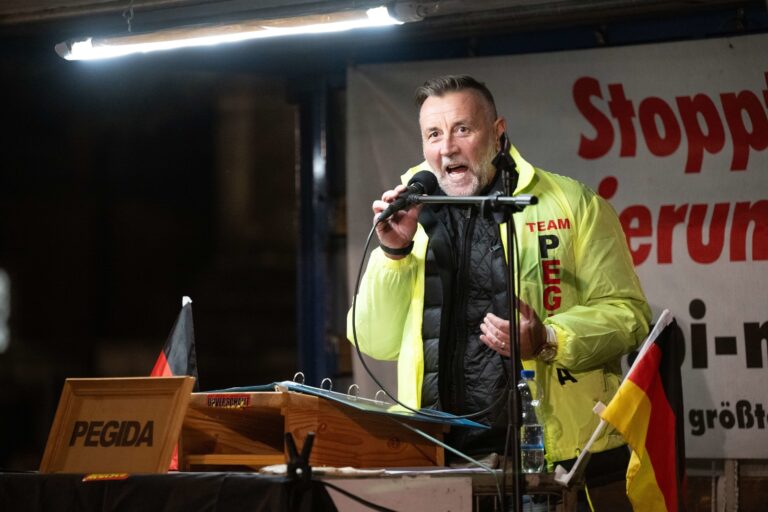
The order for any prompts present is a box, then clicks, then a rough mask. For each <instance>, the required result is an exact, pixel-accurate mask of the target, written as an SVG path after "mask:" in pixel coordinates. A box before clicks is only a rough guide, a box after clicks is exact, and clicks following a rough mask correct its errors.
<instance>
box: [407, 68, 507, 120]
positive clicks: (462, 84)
mask: <svg viewBox="0 0 768 512" xmlns="http://www.w3.org/2000/svg"><path fill="white" fill-rule="evenodd" d="M465 90H473V91H476V92H478V93H479V94H480V95H481V96H482V97H483V99H485V101H486V102H487V103H488V106H489V107H490V111H491V114H493V118H494V119H496V118H497V117H498V114H497V112H496V102H495V101H494V100H493V94H491V91H490V90H488V87H486V86H485V84H484V83H483V82H479V81H477V80H475V79H474V78H472V77H471V76H469V75H444V76H438V77H436V78H430V79H429V80H427V81H426V82H424V84H423V85H422V86H421V87H419V88H418V89H416V95H415V100H416V106H417V107H421V106H422V105H423V104H424V102H425V101H426V100H427V98H429V97H430V96H437V97H441V96H443V95H444V94H447V93H449V92H459V91H465Z"/></svg>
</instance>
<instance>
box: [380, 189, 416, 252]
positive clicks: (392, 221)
mask: <svg viewBox="0 0 768 512" xmlns="http://www.w3.org/2000/svg"><path fill="white" fill-rule="evenodd" d="M405 190H406V186H405V185H398V186H397V187H395V188H394V190H387V191H386V192H384V194H382V196H381V199H380V200H378V201H374V202H373V214H374V216H373V222H374V223H375V222H376V221H377V219H378V218H379V215H381V212H383V211H384V210H386V208H387V207H388V206H389V205H390V203H392V202H394V200H395V199H397V197H398V196H399V195H400V194H402V193H404V192H405ZM420 211H421V205H416V206H413V207H411V208H409V209H407V210H401V211H399V212H395V214H394V215H392V216H391V217H390V218H388V219H387V220H385V221H384V222H381V223H379V224H377V225H376V235H377V236H378V237H379V243H380V244H381V245H384V246H386V247H389V248H390V249H400V248H403V247H407V246H408V244H410V243H411V240H413V237H414V235H416V228H417V226H418V219H419V212H420ZM384 254H386V256H387V258H390V259H393V260H399V259H401V258H405V256H397V255H394V254H387V253H384Z"/></svg>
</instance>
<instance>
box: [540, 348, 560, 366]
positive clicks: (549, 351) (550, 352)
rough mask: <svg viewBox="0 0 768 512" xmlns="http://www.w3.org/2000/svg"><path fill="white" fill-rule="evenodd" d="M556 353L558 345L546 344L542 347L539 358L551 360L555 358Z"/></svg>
mask: <svg viewBox="0 0 768 512" xmlns="http://www.w3.org/2000/svg"><path fill="white" fill-rule="evenodd" d="M556 355H557V347H553V346H552V345H545V346H544V348H543V349H541V352H539V359H541V360H542V361H546V362H549V361H551V360H553V359H554V358H555V356H556Z"/></svg>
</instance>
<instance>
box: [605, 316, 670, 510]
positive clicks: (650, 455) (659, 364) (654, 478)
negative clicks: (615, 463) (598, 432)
mask: <svg viewBox="0 0 768 512" xmlns="http://www.w3.org/2000/svg"><path fill="white" fill-rule="evenodd" d="M683 351H684V342H683V336H682V331H681V330H680V328H679V327H678V326H677V322H676V321H674V320H672V322H671V323H669V324H668V325H667V326H666V327H665V328H664V330H663V331H661V333H660V334H659V336H658V337H657V338H656V339H655V340H652V341H651V340H650V338H649V342H648V345H647V346H645V347H643V350H642V351H641V353H640V355H639V356H638V358H637V360H636V361H635V363H634V364H633V365H632V368H631V369H630V371H629V374H628V375H627V377H626V379H625V380H624V382H623V383H622V384H621V386H620V387H619V390H618V392H617V393H616V396H614V398H613V400H611V403H610V404H609V405H608V407H607V408H606V409H605V411H603V413H602V415H601V416H602V418H603V419H604V420H606V421H607V422H609V423H610V424H611V425H613V426H614V427H615V428H616V430H618V431H619V432H620V433H621V434H622V436H624V439H625V440H626V441H627V443H628V444H629V446H630V447H631V448H632V457H631V458H630V461H629V466H628V468H627V496H628V497H629V500H630V501H631V502H632V507H633V509H634V510H635V512H644V511H647V512H665V511H666V512H684V511H685V441H684V432H683V393H682V392H683V388H682V381H681V378H680V365H681V364H682V357H683Z"/></svg>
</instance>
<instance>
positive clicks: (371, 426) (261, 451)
mask: <svg viewBox="0 0 768 512" xmlns="http://www.w3.org/2000/svg"><path fill="white" fill-rule="evenodd" d="M398 419H399V420H400V421H403V422H404V423H407V424H409V425H411V426H414V427H416V428H419V429H421V430H423V431H425V432H426V433H428V434H429V435H431V436H433V437H436V438H438V439H442V435H443V429H444V427H443V426H442V425H439V424H433V423H425V422H417V421H413V420H409V419H403V418H401V417H399V418H398ZM285 432H290V433H291V434H292V435H293V437H294V440H295V441H296V444H297V446H298V447H299V449H301V447H302V446H303V444H304V441H305V439H306V437H307V434H308V433H309V432H315V441H314V445H313V448H312V454H311V457H310V464H311V465H312V466H335V467H344V466H353V467H357V468H371V467H414V466H442V465H444V463H445V459H444V453H443V449H442V448H441V447H439V446H437V445H435V444H433V443H432V442H430V441H428V440H426V439H424V438H423V437H421V436H420V435H418V434H416V433H414V432H412V431H410V430H409V429H407V428H405V427H403V426H402V425H400V424H399V423H397V422H396V421H394V420H393V417H392V416H390V415H384V414H375V413H370V412H364V411H360V410H357V409H354V408H352V407H349V406H347V405H344V404H341V403H338V402H335V401H332V400H327V399H325V398H321V397H317V396H311V395H305V394H301V393H294V392H290V391H286V392H258V393H250V392H249V393H226V394H216V393H211V394H209V393H193V394H192V398H191V399H190V402H189V408H188V410H187V415H186V417H185V418H184V425H183V427H182V433H181V450H180V458H179V463H180V469H183V470H196V469H206V470H209V469H212V468H219V469H221V468H222V467H227V469H231V468H235V467H247V468H258V467H262V466H266V465H271V464H279V463H284V462H286V458H285V453H286V450H285V446H284V433H285Z"/></svg>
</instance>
